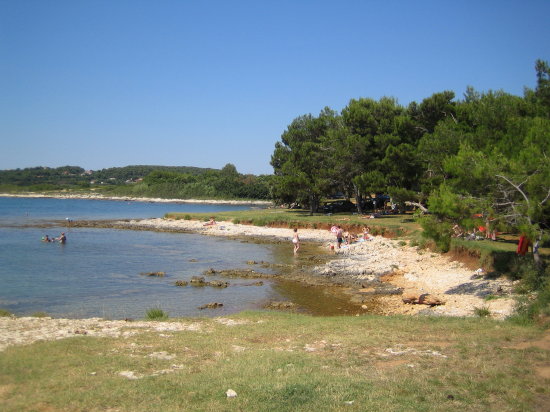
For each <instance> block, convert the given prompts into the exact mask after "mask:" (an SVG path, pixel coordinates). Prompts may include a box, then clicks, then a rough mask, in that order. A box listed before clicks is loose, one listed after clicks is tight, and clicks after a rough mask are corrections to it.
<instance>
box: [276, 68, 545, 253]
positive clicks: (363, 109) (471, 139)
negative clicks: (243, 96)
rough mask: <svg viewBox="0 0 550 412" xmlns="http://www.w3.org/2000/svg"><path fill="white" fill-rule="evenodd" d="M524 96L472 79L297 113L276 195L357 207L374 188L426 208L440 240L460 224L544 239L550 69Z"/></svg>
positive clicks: (281, 158) (279, 161)
mask: <svg viewBox="0 0 550 412" xmlns="http://www.w3.org/2000/svg"><path fill="white" fill-rule="evenodd" d="M535 70H536V76H537V87H536V89H535V90H530V89H527V90H525V93H524V96H523V97H519V96H515V95H511V94H509V93H506V92H504V91H488V92H478V91H476V90H474V89H473V88H471V87H470V88H468V89H467V90H466V92H465V94H464V97H463V99H461V100H458V99H455V94H454V93H453V92H451V91H443V92H439V93H435V94H433V95H432V96H430V97H427V98H425V99H424V100H422V101H421V102H420V103H416V102H413V103H411V104H409V105H408V106H407V107H403V106H401V105H399V104H398V102H397V101H396V100H395V99H393V98H390V97H383V98H381V99H379V100H373V99H368V98H360V99H352V100H351V101H350V102H349V104H348V105H347V106H346V107H345V108H344V109H343V110H342V111H341V112H340V113H337V112H335V111H334V110H331V109H330V108H328V107H327V108H325V109H323V110H322V111H321V113H320V114H319V115H318V116H313V115H311V114H308V115H303V116H300V117H297V118H296V119H294V120H293V121H292V123H291V124H290V125H289V126H288V128H287V129H286V130H285V131H284V133H283V134H282V136H281V141H279V142H277V143H276V145H275V150H274V153H273V155H272V158H271V165H272V166H273V168H274V172H275V177H274V189H273V194H274V196H275V198H276V199H277V200H278V201H279V202H281V203H290V202H299V203H300V204H302V205H306V206H307V207H309V209H310V210H311V212H313V211H315V210H317V208H318V205H319V202H320V200H321V199H323V198H324V197H326V196H328V195H330V194H332V193H334V192H342V193H345V194H346V195H347V196H348V197H350V198H355V200H356V202H355V203H356V205H357V208H358V212H362V210H361V205H362V204H364V200H365V198H366V197H368V196H370V195H371V194H372V193H387V194H389V195H390V196H391V197H392V200H393V202H395V203H404V202H412V204H416V205H417V206H419V207H420V208H421V209H423V210H425V211H427V212H428V213H429V217H427V218H425V219H423V225H424V228H425V229H426V232H427V233H428V234H429V235H430V236H431V237H432V238H433V239H435V240H436V241H437V243H438V244H439V246H440V247H441V248H442V249H446V248H448V244H449V243H448V242H449V239H450V237H451V234H452V228H453V226H455V225H458V226H460V227H461V228H463V229H464V230H468V229H471V228H474V227H475V226H476V225H479V224H483V225H486V226H488V227H491V229H494V228H499V229H501V230H505V229H506V230H514V231H517V232H521V233H524V234H526V235H527V236H528V237H529V238H530V239H531V240H532V241H533V242H540V241H541V240H542V239H543V238H544V237H545V236H546V235H547V234H548V228H549V216H550V207H549V204H550V202H549V201H548V199H549V196H550V161H549V155H550V68H549V66H548V63H547V62H544V61H541V60H538V61H537V62H536V65H535Z"/></svg>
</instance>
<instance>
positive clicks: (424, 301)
mask: <svg viewBox="0 0 550 412" xmlns="http://www.w3.org/2000/svg"><path fill="white" fill-rule="evenodd" d="M402 300H403V303H410V304H413V305H428V306H437V305H444V304H445V302H444V301H443V300H441V299H440V298H438V297H437V296H434V295H430V294H429V293H422V294H420V293H416V292H409V293H406V294H403V297H402Z"/></svg>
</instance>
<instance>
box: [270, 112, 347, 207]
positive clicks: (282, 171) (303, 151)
mask: <svg viewBox="0 0 550 412" xmlns="http://www.w3.org/2000/svg"><path fill="white" fill-rule="evenodd" d="M337 118H338V115H337V113H336V112H334V111H333V110H331V109H330V108H328V107H326V108H325V109H323V110H322V111H321V113H320V114H319V116H318V117H314V116H312V115H311V114H308V115H304V116H300V117H297V118H296V119H294V120H293V121H292V123H291V124H290V125H289V126H288V128H287V130H286V131H285V132H284V133H283V134H282V136H281V141H280V142H277V143H276V144H275V151H274V153H273V155H272V157H271V165H272V166H273V169H274V172H275V175H276V176H277V180H276V186H277V187H276V190H275V194H276V195H277V196H278V198H279V199H280V200H289V199H293V200H294V201H299V202H302V203H304V204H306V205H307V206H309V209H310V213H311V214H313V212H316V211H317V209H318V207H319V203H320V200H321V197H322V196H323V195H325V194H326V193H327V192H328V190H329V188H330V186H331V180H330V177H329V176H328V173H327V172H328V170H327V169H328V162H327V161H328V156H327V154H326V150H325V147H324V145H323V141H324V140H325V136H326V134H327V133H328V131H329V130H330V129H331V128H333V127H335V124H336V122H337Z"/></svg>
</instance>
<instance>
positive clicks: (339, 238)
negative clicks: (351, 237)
mask: <svg viewBox="0 0 550 412" xmlns="http://www.w3.org/2000/svg"><path fill="white" fill-rule="evenodd" d="M343 241H344V231H343V230H342V228H341V227H340V226H338V231H337V232H336V243H337V244H338V249H340V248H341V247H342V242H343Z"/></svg>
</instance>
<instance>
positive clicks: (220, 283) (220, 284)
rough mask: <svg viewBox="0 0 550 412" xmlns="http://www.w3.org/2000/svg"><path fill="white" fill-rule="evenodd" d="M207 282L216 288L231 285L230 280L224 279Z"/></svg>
mask: <svg viewBox="0 0 550 412" xmlns="http://www.w3.org/2000/svg"><path fill="white" fill-rule="evenodd" d="M206 284H207V285H208V286H213V287H215V288H226V287H228V286H229V282H224V281H222V280H212V281H210V282H207V283H206Z"/></svg>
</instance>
